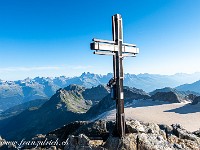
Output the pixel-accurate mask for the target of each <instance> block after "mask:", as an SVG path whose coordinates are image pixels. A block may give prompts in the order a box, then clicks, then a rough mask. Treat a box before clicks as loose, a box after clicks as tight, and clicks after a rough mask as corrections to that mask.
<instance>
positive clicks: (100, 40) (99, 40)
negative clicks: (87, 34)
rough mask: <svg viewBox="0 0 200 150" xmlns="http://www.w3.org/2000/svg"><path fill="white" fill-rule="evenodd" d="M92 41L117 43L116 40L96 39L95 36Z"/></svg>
mask: <svg viewBox="0 0 200 150" xmlns="http://www.w3.org/2000/svg"><path fill="white" fill-rule="evenodd" d="M92 41H94V42H101V43H110V44H115V41H109V40H102V39H95V38H93V39H92Z"/></svg>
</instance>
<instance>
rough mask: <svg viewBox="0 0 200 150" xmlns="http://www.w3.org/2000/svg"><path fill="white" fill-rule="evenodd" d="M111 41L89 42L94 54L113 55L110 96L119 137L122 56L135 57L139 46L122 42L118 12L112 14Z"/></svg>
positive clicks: (121, 130) (122, 120)
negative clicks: (114, 108)
mask: <svg viewBox="0 0 200 150" xmlns="http://www.w3.org/2000/svg"><path fill="white" fill-rule="evenodd" d="M112 34H113V41H108V40H101V39H93V42H92V43H90V48H91V50H95V51H94V54H98V55H113V72H114V75H113V76H114V77H113V78H112V79H111V80H110V81H109V83H108V85H109V86H111V97H112V99H114V100H116V131H117V135H118V136H120V137H124V136H125V114H124V92H123V79H124V73H123V64H122V60H123V58H124V57H135V56H136V54H138V53H139V48H136V45H134V44H127V43H123V30H122V17H121V15H120V14H116V15H114V16H112Z"/></svg>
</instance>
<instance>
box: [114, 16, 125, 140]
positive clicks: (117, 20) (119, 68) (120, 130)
mask: <svg viewBox="0 0 200 150" xmlns="http://www.w3.org/2000/svg"><path fill="white" fill-rule="evenodd" d="M112 24H113V25H112V26H113V41H115V45H117V46H118V51H116V52H115V55H114V57H115V58H114V59H115V61H116V64H115V65H116V67H115V68H116V69H114V71H116V73H115V72H114V74H115V75H116V78H115V75H114V78H115V79H114V80H116V86H115V88H116V89H115V91H116V128H117V134H118V135H119V136H120V137H123V136H124V135H125V114H124V92H123V79H124V73H123V64H122V60H123V55H122V43H123V32H122V18H121V15H119V14H116V15H114V16H112Z"/></svg>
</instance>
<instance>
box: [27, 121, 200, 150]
mask: <svg viewBox="0 0 200 150" xmlns="http://www.w3.org/2000/svg"><path fill="white" fill-rule="evenodd" d="M126 125H127V128H128V130H129V132H130V133H127V134H126V135H125V136H124V137H123V138H119V137H115V136H114V135H115V134H113V131H114V128H115V124H114V122H111V121H103V120H99V121H95V122H83V121H82V122H78V121H77V122H74V123H71V124H68V125H65V126H64V127H62V128H60V129H57V130H55V131H53V132H51V133H49V134H47V135H41V134H40V135H37V136H36V137H35V138H32V139H34V140H36V141H37V140H44V139H47V140H49V141H50V140H53V141H55V140H56V139H59V140H58V142H59V143H62V142H63V141H65V144H64V145H59V144H58V145H56V147H55V145H50V146H49V147H45V148H44V147H38V148H37V149H38V150H40V149H44V150H45V149H55V148H57V149H64V150H200V138H199V137H198V136H197V134H198V133H199V132H195V133H191V132H188V131H187V130H185V129H184V128H183V127H182V126H181V125H179V124H173V125H171V126H168V125H163V124H162V125H157V124H155V123H144V122H141V121H137V120H130V121H126ZM72 129H73V130H72ZM27 149H31V147H27Z"/></svg>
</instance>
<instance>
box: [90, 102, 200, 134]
mask: <svg viewBox="0 0 200 150" xmlns="http://www.w3.org/2000/svg"><path fill="white" fill-rule="evenodd" d="M115 114H116V109H113V110H111V111H107V112H104V113H103V114H101V115H99V116H98V117H96V118H94V119H92V120H93V121H94V120H98V119H102V120H115V116H116V115H115ZM125 116H126V120H129V119H136V120H140V121H143V122H154V123H157V124H167V125H171V124H177V123H178V124H181V125H182V126H183V127H184V128H185V129H187V130H189V131H191V132H192V131H196V130H198V129H199V128H200V104H197V105H191V104H190V103H187V102H185V103H172V104H170V103H166V102H161V101H152V100H133V102H132V103H129V104H126V105H125Z"/></svg>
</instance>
